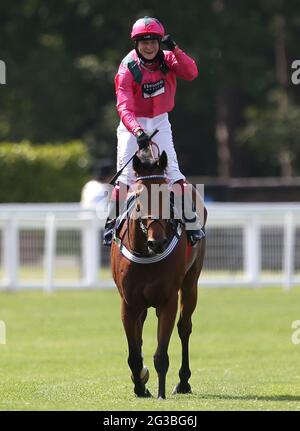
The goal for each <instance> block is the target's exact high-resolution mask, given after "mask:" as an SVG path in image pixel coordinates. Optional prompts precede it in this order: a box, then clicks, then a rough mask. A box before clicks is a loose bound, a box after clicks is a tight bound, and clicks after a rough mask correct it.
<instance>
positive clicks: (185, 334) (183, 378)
mask: <svg viewBox="0 0 300 431" xmlns="http://www.w3.org/2000/svg"><path fill="white" fill-rule="evenodd" d="M196 304H197V282H194V283H193V284H192V285H190V284H189V283H184V285H183V288H182V290H181V291H180V317H179V321H178V324H177V328H178V334H179V337H180V340H181V346H182V357H181V367H180V370H179V378H180V381H179V383H178V384H177V386H176V387H175V388H174V391H173V394H187V393H191V392H192V390H191V386H190V384H189V382H188V381H189V378H190V377H191V370H190V364H189V339H190V335H191V333H192V314H193V312H194V310H195V307H196Z"/></svg>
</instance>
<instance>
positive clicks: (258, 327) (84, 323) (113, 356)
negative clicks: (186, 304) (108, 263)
mask: <svg viewBox="0 0 300 431" xmlns="http://www.w3.org/2000/svg"><path fill="white" fill-rule="evenodd" d="M299 304H300V289H299V288H295V289H293V290H292V291H290V292H284V291H282V290H281V289H279V288H278V289H277V288H269V289H257V290H250V289H248V288H241V289H237V288H234V289H209V288H200V292H199V302H198V307H197V309H196V311H195V313H194V317H193V334H192V336H191V344H190V346H191V347H190V365H191V370H192V377H191V380H190V382H191V385H192V389H193V394H191V395H176V396H174V395H171V392H172V388H173V387H174V386H175V384H176V383H177V382H178V369H179V366H180V358H181V348H180V342H179V338H178V335H177V330H176V328H175V329H174V332H173V335H172V339H171V343H170V348H169V356H170V367H169V372H168V375H167V397H168V398H167V400H166V401H158V400H157V399H156V398H153V399H137V398H135V396H134V394H133V386H132V383H131V380H130V371H129V368H128V366H127V343H126V340H125V335H124V332H123V327H122V323H121V320H120V317H119V308H120V307H119V296H118V293H117V291H116V290H104V291H100V290H98V291H92V290H90V291H59V292H54V293H53V294H51V295H50V296H47V295H46V294H44V293H43V292H41V291H22V292H17V293H5V292H1V293H0V320H3V321H4V322H5V324H6V329H7V334H6V338H7V343H6V345H0V373H1V379H0V410H167V411H172V410H300V371H299V358H300V345H299V344H298V345H295V344H293V343H292V341H291V335H292V332H293V329H292V328H291V325H292V322H293V321H294V320H299V319H300V307H299ZM155 348H156V317H155V313H154V310H153V309H151V310H149V314H148V318H147V320H146V324H145V330H144V357H145V364H146V365H147V366H148V367H149V369H150V380H149V382H148V388H149V390H150V391H151V392H152V394H153V395H155V396H156V393H157V377H156V373H155V370H154V366H153V360H152V357H153V353H154V351H155Z"/></svg>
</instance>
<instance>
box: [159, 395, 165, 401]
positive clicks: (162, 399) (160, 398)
mask: <svg viewBox="0 0 300 431" xmlns="http://www.w3.org/2000/svg"><path fill="white" fill-rule="evenodd" d="M157 399H158V401H166V397H160V396H159V397H157Z"/></svg>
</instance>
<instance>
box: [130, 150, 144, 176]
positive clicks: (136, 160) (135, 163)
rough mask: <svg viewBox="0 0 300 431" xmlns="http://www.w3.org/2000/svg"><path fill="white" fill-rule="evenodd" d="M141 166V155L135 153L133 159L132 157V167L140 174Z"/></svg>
mask: <svg viewBox="0 0 300 431" xmlns="http://www.w3.org/2000/svg"><path fill="white" fill-rule="evenodd" d="M141 166H142V162H141V161H140V159H139V157H138V156H137V155H136V154H135V155H134V156H133V159H132V167H133V170H134V171H135V172H136V173H137V174H139V173H140V169H141Z"/></svg>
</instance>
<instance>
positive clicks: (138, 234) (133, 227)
mask: <svg viewBox="0 0 300 431" xmlns="http://www.w3.org/2000/svg"><path fill="white" fill-rule="evenodd" d="M128 223H129V229H128V233H129V244H128V245H129V246H130V248H131V250H132V251H136V252H138V253H142V252H143V251H145V246H146V238H145V235H144V234H143V232H142V229H141V227H140V223H139V220H133V219H129V220H128Z"/></svg>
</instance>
